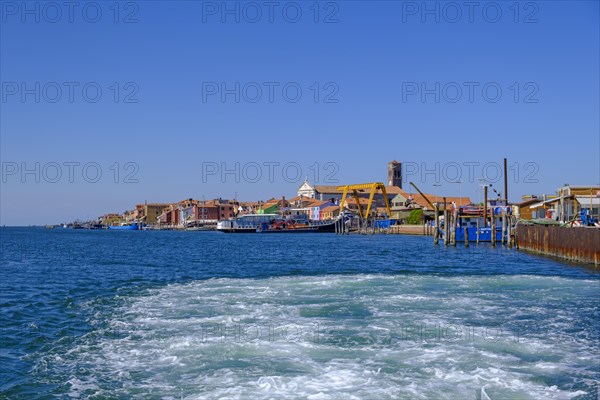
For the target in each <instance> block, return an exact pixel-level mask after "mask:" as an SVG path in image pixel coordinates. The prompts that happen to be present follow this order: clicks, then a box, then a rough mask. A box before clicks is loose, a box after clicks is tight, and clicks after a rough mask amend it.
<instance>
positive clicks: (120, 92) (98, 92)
mask: <svg viewBox="0 0 600 400" xmlns="http://www.w3.org/2000/svg"><path fill="white" fill-rule="evenodd" d="M139 91H140V88H139V86H138V84H137V83H136V82H124V83H120V82H111V83H108V84H106V83H99V82H94V81H88V82H80V81H66V82H56V81H51V82H39V81H35V82H24V81H3V82H2V84H1V86H0V100H1V102H2V103H38V104H39V103H71V104H73V103H92V104H93V103H99V102H102V103H107V102H112V103H125V104H127V103H130V104H132V103H139V102H140V100H139V98H138V94H139Z"/></svg>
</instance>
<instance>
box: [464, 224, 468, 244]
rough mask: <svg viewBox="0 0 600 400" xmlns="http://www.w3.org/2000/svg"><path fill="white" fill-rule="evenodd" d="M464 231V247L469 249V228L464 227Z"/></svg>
mask: <svg viewBox="0 0 600 400" xmlns="http://www.w3.org/2000/svg"><path fill="white" fill-rule="evenodd" d="M464 230H465V247H469V226H468V225H467V226H465V227H464Z"/></svg>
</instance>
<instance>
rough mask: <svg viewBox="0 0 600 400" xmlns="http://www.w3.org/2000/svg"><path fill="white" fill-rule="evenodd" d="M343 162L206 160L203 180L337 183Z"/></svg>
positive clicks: (205, 181)
mask: <svg viewBox="0 0 600 400" xmlns="http://www.w3.org/2000/svg"><path fill="white" fill-rule="evenodd" d="M339 170H340V167H339V165H338V164H337V163H336V162H334V161H325V162H318V161H315V162H313V163H309V164H301V163H299V162H296V161H260V162H259V161H249V162H237V161H236V162H225V161H221V162H217V161H203V162H202V174H201V179H202V183H207V182H210V181H213V182H220V183H240V182H244V183H275V182H277V181H282V182H286V183H299V182H301V181H302V180H304V179H307V180H310V181H311V182H313V183H324V184H337V183H338V182H339V180H338V178H337V174H338V172H339Z"/></svg>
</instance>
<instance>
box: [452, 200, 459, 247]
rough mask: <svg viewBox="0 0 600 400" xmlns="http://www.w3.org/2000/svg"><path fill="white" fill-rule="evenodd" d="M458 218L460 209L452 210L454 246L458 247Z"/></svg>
mask: <svg viewBox="0 0 600 400" xmlns="http://www.w3.org/2000/svg"><path fill="white" fill-rule="evenodd" d="M457 220H458V209H457V208H455V209H454V210H453V211H452V246H454V247H456V222H457Z"/></svg>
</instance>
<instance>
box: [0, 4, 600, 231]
mask: <svg viewBox="0 0 600 400" xmlns="http://www.w3.org/2000/svg"><path fill="white" fill-rule="evenodd" d="M0 3H1V8H0V12H1V14H0V21H1V25H0V47H1V48H0V52H1V54H0V68H1V69H0V75H1V76H0V78H1V79H0V80H1V81H2V93H1V97H2V98H1V99H0V107H1V111H0V130H1V138H0V156H1V159H2V168H3V169H2V190H1V194H0V200H1V202H0V203H1V204H0V219H1V221H0V223H1V224H6V225H27V224H44V223H58V222H63V221H69V220H73V219H75V218H95V217H97V216H98V215H100V214H103V213H105V212H113V211H117V212H121V211H124V210H125V209H128V208H131V207H132V206H133V205H134V204H136V203H143V202H144V200H146V201H148V202H172V201H178V200H181V199H183V198H187V197H194V198H202V197H204V198H207V199H209V198H215V197H219V196H222V197H224V198H233V197H234V196H236V195H237V198H238V199H241V200H259V199H267V198H270V197H272V196H280V195H286V196H288V197H289V196H293V195H295V192H296V189H297V187H298V186H299V185H300V184H301V182H302V181H303V180H304V178H305V177H308V178H309V180H311V181H315V180H316V181H317V183H320V184H336V183H339V184H343V183H360V182H370V181H381V180H385V179H386V163H387V162H388V161H390V160H392V159H396V160H399V161H402V162H405V163H407V164H406V165H407V166H408V168H409V171H410V172H411V173H410V176H409V177H407V180H412V181H414V182H415V183H417V185H419V186H420V187H421V189H422V190H423V191H427V192H431V193H434V192H438V193H446V194H448V195H459V194H460V195H466V196H470V197H471V198H472V199H474V200H476V199H479V198H480V196H481V194H480V193H481V189H480V186H479V185H480V181H479V179H480V178H482V177H483V176H484V175H486V174H487V177H488V179H490V180H494V177H495V175H496V173H497V167H498V166H499V165H501V163H502V159H503V157H507V158H508V162H509V165H510V166H511V174H510V175H509V183H510V186H509V195H510V196H509V197H510V198H511V200H515V201H516V200H518V199H519V198H520V196H521V195H524V194H532V193H544V192H545V193H553V192H554V191H555V189H556V188H557V187H559V186H562V185H563V184H565V183H570V184H573V185H575V184H598V183H599V182H600V159H599V158H600V155H599V154H600V126H599V123H600V117H599V111H598V110H599V109H600V104H599V88H600V82H599V71H600V65H599V62H600V55H599V49H600V39H599V38H600V32H599V20H600V10H599V5H598V4H599V3H598V2H597V1H582V2H572V1H569V2H561V1H540V2H519V3H515V2H479V3H478V5H477V6H476V7H475V8H474V9H472V10H469V9H468V8H467V7H466V6H465V5H464V3H463V2H456V3H452V2H451V3H448V2H428V3H426V4H427V5H426V7H427V9H424V8H423V6H422V4H424V3H422V2H391V1H390V2H360V1H341V2H320V3H317V4H316V6H315V3H314V2H285V1H283V2H279V4H278V5H272V6H271V7H273V8H272V11H273V13H272V16H269V11H270V10H269V8H268V7H269V6H265V5H264V3H263V2H257V3H252V2H251V3H241V2H238V3H236V2H229V3H227V6H226V7H227V10H225V9H223V8H222V7H223V6H222V2H192V1H175V2H160V1H138V2H124V3H120V4H118V7H115V5H114V3H113V2H95V3H94V2H91V3H86V2H80V3H79V5H78V6H77V7H76V8H74V9H73V10H69V9H67V8H66V7H64V6H62V9H61V10H60V11H58V10H57V9H55V8H52V7H54V6H48V5H47V3H41V2H29V3H27V7H29V8H28V10H24V9H23V8H22V7H23V6H22V3H21V2H6V1H2V2H0ZM53 4H59V5H60V4H62V2H58V3H53ZM248 4H250V5H248ZM449 4H450V5H449ZM457 6H458V7H457ZM236 7H237V10H239V11H236ZM257 9H260V13H261V14H260V15H258V14H257ZM228 10H229V11H230V12H229V13H228ZM232 10H233V11H232ZM298 10H300V12H301V15H300V16H298V14H297V12H298ZM317 10H318V12H317ZM97 11H100V12H101V15H99V16H98V14H97ZM458 11H459V12H460V14H458V13H457V12H458ZM470 11H472V13H470ZM498 12H499V14H498ZM236 17H237V18H238V19H239V22H236ZM436 18H437V21H436ZM36 19H37V21H36ZM95 20H97V22H94V21H95ZM115 20H116V21H117V22H115ZM315 20H316V21H317V22H315ZM36 83H39V86H36ZM236 83H237V84H238V85H239V86H236ZM84 87H85V91H84V90H83V88H84ZM57 88H60V89H61V92H60V93H59V92H58V91H57ZM69 88H72V93H71V94H72V95H73V97H72V99H70V98H69V94H70V93H69ZM238 88H239V89H238ZM257 88H260V90H261V92H260V93H259V92H258V91H257ZM284 88H285V90H284ZM23 89H25V92H24V91H23ZM98 89H100V91H101V97H100V98H96V91H97V90H98ZM223 89H225V91H226V92H225V93H226V94H225V95H224V96H223ZM270 89H272V92H270ZM298 89H299V90H300V91H301V97H297V93H298ZM471 90H472V91H471ZM498 90H500V92H498ZM24 93H25V94H24ZM116 94H118V98H115V95H116ZM498 94H499V95H498ZM269 95H272V98H269ZM36 96H38V97H39V99H36ZM236 96H237V97H239V98H238V99H236ZM470 96H471V98H470ZM236 100H237V101H236ZM36 163H37V164H36ZM236 163H237V164H236ZM436 163H438V164H436ZM84 166H85V171H86V174H85V175H84V174H83V169H84ZM24 168H27V169H30V170H33V171H34V172H32V173H30V174H25V175H24V176H23V175H22V174H21V173H22V172H23V169H24ZM36 168H37V170H36ZM223 168H225V169H228V170H230V171H233V172H230V173H228V174H225V175H223V176H222V174H221V172H222V171H221V170H222V169H223ZM236 168H237V169H236ZM424 169H426V170H430V171H433V172H431V173H429V174H425V175H423V174H422V173H421V172H422V171H423V170H424ZM459 170H460V177H458V178H457V172H458V171H459ZM57 171H60V175H57ZM98 171H101V173H102V175H101V176H100V177H97V176H96V174H97V172H98ZM116 171H119V173H118V175H117V174H116ZM284 171H285V172H284ZM316 171H318V172H319V173H318V174H316V173H315V172H316ZM69 172H72V176H71V177H69ZM258 172H260V175H257V173H258ZM269 172H271V173H272V176H270V177H269ZM517 172H518V173H517ZM36 180H37V182H36ZM457 180H460V181H461V182H462V183H453V181H457ZM71 181H72V182H71ZM115 181H116V182H115ZM236 181H238V182H236ZM434 183H438V184H440V185H441V186H439V187H438V186H433V184H434ZM405 185H406V186H405V188H407V187H408V186H409V185H408V182H407V183H406V184H405ZM495 186H498V190H501V186H502V185H501V181H500V180H498V181H497V183H496V184H495Z"/></svg>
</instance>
